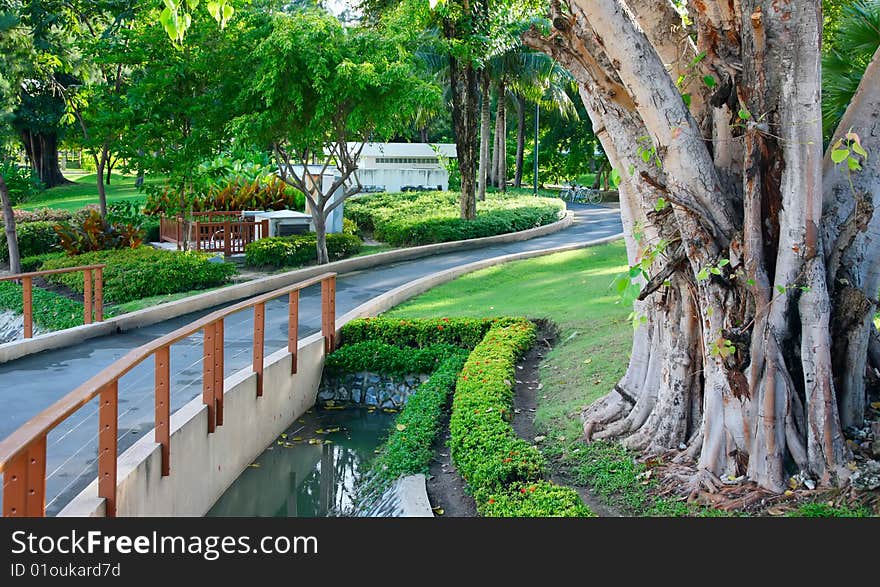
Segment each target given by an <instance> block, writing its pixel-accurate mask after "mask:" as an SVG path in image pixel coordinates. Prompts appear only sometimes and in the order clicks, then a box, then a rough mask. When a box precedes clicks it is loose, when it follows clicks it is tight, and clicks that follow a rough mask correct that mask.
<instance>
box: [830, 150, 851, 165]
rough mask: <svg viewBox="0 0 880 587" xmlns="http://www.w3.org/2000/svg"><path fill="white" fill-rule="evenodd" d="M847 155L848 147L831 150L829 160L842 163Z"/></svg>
mask: <svg viewBox="0 0 880 587" xmlns="http://www.w3.org/2000/svg"><path fill="white" fill-rule="evenodd" d="M847 157H849V149H835V150H834V151H831V160H832V161H834V164H835V165H837V164H839V163H843V162H844V161H846V158H847Z"/></svg>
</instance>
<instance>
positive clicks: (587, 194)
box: [559, 183, 602, 205]
mask: <svg viewBox="0 0 880 587" xmlns="http://www.w3.org/2000/svg"><path fill="white" fill-rule="evenodd" d="M559 197H561V198H562V199H563V200H565V201H566V202H571V203H573V204H594V205H595V204H601V203H602V192H600V191H599V190H594V189H592V188H588V187H584V186H579V185H577V184H576V183H572V184H571V185H570V186H569V187H568V188H566V189H564V190H562V191H561V192H560V193H559Z"/></svg>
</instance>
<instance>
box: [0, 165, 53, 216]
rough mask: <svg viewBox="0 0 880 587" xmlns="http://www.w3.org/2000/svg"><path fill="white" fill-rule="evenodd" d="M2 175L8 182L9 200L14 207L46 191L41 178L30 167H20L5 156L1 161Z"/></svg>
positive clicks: (0, 171) (0, 169)
mask: <svg viewBox="0 0 880 587" xmlns="http://www.w3.org/2000/svg"><path fill="white" fill-rule="evenodd" d="M0 175H2V176H3V180H4V181H5V182H6V189H7V190H8V193H9V200H10V201H11V202H12V205H13V206H15V205H17V204H21V203H22V202H26V201H28V200H29V199H30V198H32V197H33V196H36V195H37V194H39V193H40V192H42V191H43V189H45V186H44V185H43V182H41V181H40V178H39V176H38V175H37V174H36V173H35V172H34V170H33V169H31V168H30V167H25V166H23V165H18V164H17V163H16V162H15V161H14V160H12V159H10V158H7V157H6V156H5V155H4V157H3V159H0Z"/></svg>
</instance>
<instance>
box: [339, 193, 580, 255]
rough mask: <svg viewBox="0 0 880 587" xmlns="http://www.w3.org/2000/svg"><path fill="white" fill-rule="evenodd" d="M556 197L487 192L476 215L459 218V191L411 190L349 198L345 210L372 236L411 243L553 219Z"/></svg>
mask: <svg viewBox="0 0 880 587" xmlns="http://www.w3.org/2000/svg"><path fill="white" fill-rule="evenodd" d="M564 209H565V204H564V203H563V202H562V201H561V200H559V199H558V198H536V197H534V196H515V195H506V194H490V195H488V196H487V200H486V201H484V202H477V217H476V219H474V220H462V219H461V218H460V211H459V194H457V193H455V192H416V193H406V194H380V195H376V196H366V197H361V198H356V199H352V200H349V202H348V203H346V214H348V215H349V216H350V218H352V219H353V220H354V221H355V222H356V223H357V224H358V226H359V227H360V228H361V229H362V230H365V231H368V232H372V233H373V237H374V238H375V239H376V240H379V241H382V242H385V243H388V244H390V245H393V246H415V245H426V244H431V243H442V242H449V241H455V240H462V239H470V238H480V237H486V236H495V235H498V234H506V233H510V232H518V231H521V230H526V229H529V228H535V227H537V226H543V225H545V224H551V223H553V222H556V221H557V220H559V217H560V213H561V212H562V211H563V210H564Z"/></svg>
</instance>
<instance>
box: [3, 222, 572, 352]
mask: <svg viewBox="0 0 880 587" xmlns="http://www.w3.org/2000/svg"><path fill="white" fill-rule="evenodd" d="M572 222H574V213H573V212H572V211H570V210H568V211H566V214H565V217H564V218H562V219H561V220H559V221H557V222H554V223H552V224H547V225H544V226H539V227H537V228H530V229H528V230H523V231H520V232H512V233H509V234H500V235H496V236H488V237H483V238H475V239H468V240H460V241H452V242H448V243H437V244H433V245H422V246H419V247H409V248H404V249H398V250H394V251H387V252H385V253H377V254H375V255H367V256H365V257H356V258H353V259H343V260H342V261H334V262H332V263H329V264H327V265H320V266H315V267H306V268H304V269H296V270H294V271H288V272H286V273H279V274H277V275H270V276H268V277H261V278H260V279H255V280H253V281H248V282H245V283H240V284H237V285H231V286H228V287H224V288H222V289H219V290H215V291H210V292H205V293H203V294H198V295H194V296H190V297H188V298H184V299H182V300H176V301H174V302H167V303H165V304H160V305H158V306H153V307H151V308H144V309H143V310H139V311H137V312H131V313H130V314H123V315H122V316H117V317H115V318H110V319H108V320H106V321H104V322H100V323H96V324H86V325H83V326H77V327H75V328H69V329H67V330H59V331H56V332H50V333H47V334H44V335H42V336H37V337H35V338H31V339H27V340H16V341H12V342H8V343H5V344H0V364H2V363H7V362H9V361H13V360H15V359H20V358H21V357H25V356H28V355H32V354H35V353H39V352H42V351H48V350H53V349H59V348H64V347H67V346H71V345H75V344H78V343H80V342H82V341H84V340H88V339H90V338H97V337H100V336H106V335H109V334H115V333H117V332H125V331H128V330H134V329H135V328H141V327H144V326H149V325H151V324H156V323H158V322H164V321H165V320H170V319H172V318H177V317H178V316H183V315H184V314H190V313H192V312H199V311H201V310H207V309H209V308H213V307H215V306H219V305H222V304H228V303H231V302H235V301H238V300H242V299H245V298H250V297H253V296H256V295H259V294H262V293H266V292H269V291H273V290H276V289H279V288H281V287H284V286H286V285H290V284H292V283H296V282H297V281H302V280H305V279H309V278H310V277H314V276H315V275H320V274H321V273H326V272H328V271H335V272H336V273H339V274H343V273H350V272H353V271H360V270H363V269H369V268H372V267H377V266H380V265H386V264H391V263H397V262H399V261H410V260H412V259H419V258H421V257H427V256H430V255H436V254H438V253H448V252H452V251H465V250H471V249H479V248H482V247H486V246H490V245H495V244H501V243H514V242H520V241H524V240H530V239H533V238H537V237H540V236H545V235H548V234H552V233H554V232H558V231H560V230H564V229H566V228H568V227H569V226H571V224H572Z"/></svg>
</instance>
